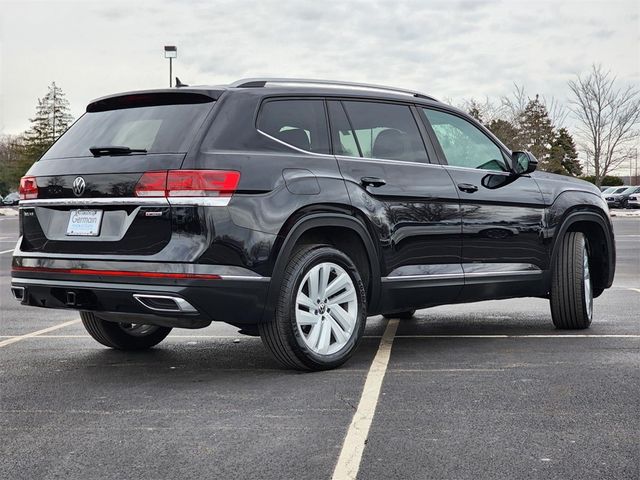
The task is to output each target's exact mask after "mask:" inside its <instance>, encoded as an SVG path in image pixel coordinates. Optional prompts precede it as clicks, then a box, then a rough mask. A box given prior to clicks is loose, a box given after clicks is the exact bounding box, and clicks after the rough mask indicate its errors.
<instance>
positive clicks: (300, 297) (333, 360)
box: [259, 245, 366, 370]
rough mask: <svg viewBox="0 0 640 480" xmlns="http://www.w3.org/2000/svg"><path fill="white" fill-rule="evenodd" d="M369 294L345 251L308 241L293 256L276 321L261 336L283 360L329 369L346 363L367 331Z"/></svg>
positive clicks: (288, 363) (289, 364) (302, 367)
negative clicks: (306, 244) (365, 329)
mask: <svg viewBox="0 0 640 480" xmlns="http://www.w3.org/2000/svg"><path fill="white" fill-rule="evenodd" d="M365 319H366V294H365V288H364V285H363V283H362V279H361V277H360V273H359V272H358V269H357V268H356V266H355V265H354V263H353V262H352V261H351V259H350V258H349V257H348V256H347V255H345V254H344V253H343V252H341V251H339V250H336V249H334V248H332V247H328V246H322V245H311V246H305V247H303V248H302V249H300V250H298V251H297V252H296V253H294V255H293V256H292V257H291V259H290V260H289V263H288V265H287V268H286V270H285V273H284V277H283V280H282V286H281V289H280V295H279V298H278V303H277V306H276V311H275V315H274V318H273V319H272V321H270V322H268V323H263V324H260V325H259V329H260V337H261V338H262V341H263V343H264V345H265V346H266V347H267V349H268V350H269V351H270V352H271V354H272V355H273V356H274V357H275V358H276V360H278V361H279V362H280V363H281V364H282V365H284V366H286V367H289V368H295V369H300V370H327V369H330V368H335V367H338V366H339V365H342V364H343V363H344V362H345V361H346V360H347V359H348V358H349V357H350V356H351V355H352V354H353V352H354V351H355V349H356V347H357V346H358V343H359V342H360V339H361V338H362V334H363V332H364V326H365Z"/></svg>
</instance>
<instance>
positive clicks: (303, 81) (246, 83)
mask: <svg viewBox="0 0 640 480" xmlns="http://www.w3.org/2000/svg"><path fill="white" fill-rule="evenodd" d="M269 83H272V84H288V85H295V84H299V85H319V86H328V87H345V88H347V87H353V88H361V89H366V90H379V91H384V92H393V93H400V94H403V95H411V96H412V97H418V98H425V99H427V100H433V101H434V102H437V101H438V100H436V99H435V98H433V97H431V96H429V95H425V94H424V93H420V92H416V91H414V90H406V89H403V88H396V87H387V86H385V85H372V84H369V83H357V82H341V81H336V80H316V79H310V78H243V79H241V80H237V81H235V82H233V83H230V84H229V87H232V88H261V87H266V86H267V84H269Z"/></svg>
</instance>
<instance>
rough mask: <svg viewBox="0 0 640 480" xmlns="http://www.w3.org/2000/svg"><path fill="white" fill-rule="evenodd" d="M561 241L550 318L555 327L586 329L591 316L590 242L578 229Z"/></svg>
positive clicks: (553, 277) (553, 284)
mask: <svg viewBox="0 0 640 480" xmlns="http://www.w3.org/2000/svg"><path fill="white" fill-rule="evenodd" d="M561 242H562V243H561V244H560V249H559V251H558V254H557V255H556V258H555V260H554V268H553V276H552V278H551V296H550V302H551V318H552V319H553V324H554V325H555V326H556V328H560V329H584V328H589V325H591V319H592V316H593V284H592V282H591V270H590V268H589V244H588V242H587V238H586V237H585V236H584V234H583V233H581V232H568V233H567V234H566V235H565V236H564V238H562V240H561Z"/></svg>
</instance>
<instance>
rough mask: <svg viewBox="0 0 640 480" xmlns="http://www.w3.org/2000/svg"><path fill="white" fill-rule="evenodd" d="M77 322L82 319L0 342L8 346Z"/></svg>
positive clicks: (1, 344) (0, 344)
mask: <svg viewBox="0 0 640 480" xmlns="http://www.w3.org/2000/svg"><path fill="white" fill-rule="evenodd" d="M75 323H80V320H70V321H68V322H64V323H61V324H59V325H54V326H53V327H48V328H43V329H42V330H37V331H35V332H31V333H27V334H25V335H19V336H17V337H13V338H9V339H8V340H2V341H1V342H0V347H6V346H7V345H11V344H12V343H16V342H19V341H20V340H24V339H25V338H32V337H37V336H38V335H42V334H44V333H49V332H52V331H54V330H58V329H60V328H64V327H68V326H69V325H73V324H75Z"/></svg>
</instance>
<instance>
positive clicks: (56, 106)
mask: <svg viewBox="0 0 640 480" xmlns="http://www.w3.org/2000/svg"><path fill="white" fill-rule="evenodd" d="M29 121H30V122H31V127H30V128H29V130H27V131H26V132H25V148H26V152H27V155H28V156H29V157H30V158H31V159H32V161H36V160H37V159H38V158H39V157H40V156H41V155H42V154H43V153H44V152H45V150H46V149H47V148H49V147H50V146H51V144H52V143H53V142H55V141H56V140H57V139H58V137H59V136H60V135H62V134H63V133H64V131H65V130H66V129H67V128H68V127H69V125H70V124H71V122H72V121H73V117H72V116H71V114H70V113H69V102H68V101H67V99H66V97H65V95H64V92H63V91H62V89H61V88H60V87H58V86H57V85H56V82H52V83H51V85H49V91H48V92H47V94H46V95H45V96H44V97H43V98H39V99H38V105H37V106H36V114H35V116H34V117H33V118H30V119H29Z"/></svg>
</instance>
